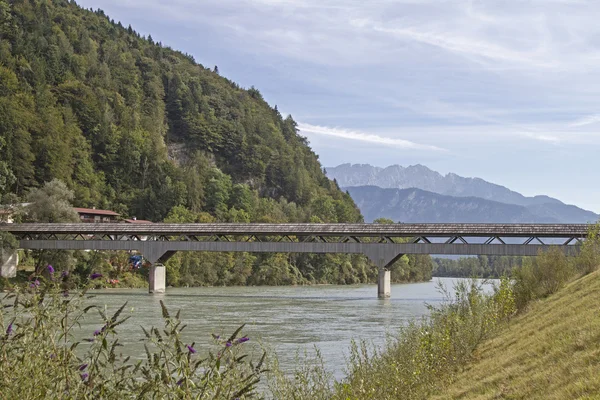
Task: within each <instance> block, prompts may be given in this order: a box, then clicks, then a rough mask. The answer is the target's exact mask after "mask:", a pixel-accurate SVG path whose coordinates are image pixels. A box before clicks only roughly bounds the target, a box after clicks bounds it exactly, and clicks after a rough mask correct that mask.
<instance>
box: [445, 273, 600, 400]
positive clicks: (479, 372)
mask: <svg viewBox="0 0 600 400" xmlns="http://www.w3.org/2000/svg"><path fill="white" fill-rule="evenodd" d="M437 398H443V399H446V398H454V399H600V271H598V272H595V273H593V274H590V275H587V276H585V277H583V278H581V279H578V280H576V281H574V282H572V283H571V284H569V285H568V286H567V287H565V288H564V289H562V290H561V291H559V292H558V293H556V294H555V295H553V296H551V297H549V298H547V299H545V300H542V301H539V302H537V303H535V304H532V306H531V307H530V309H529V311H528V312H526V313H524V314H523V315H520V316H518V317H516V318H515V319H513V320H512V321H511V322H510V324H509V326H508V327H507V328H506V329H504V330H503V331H502V332H501V333H500V334H499V335H498V336H497V337H495V338H493V339H491V340H489V341H486V342H485V343H484V344H483V345H481V346H480V348H479V349H477V351H476V352H475V354H474V359H473V362H471V363H470V364H469V366H468V367H467V368H466V369H465V370H464V371H463V372H462V373H460V374H459V375H458V376H457V380H456V381H455V382H454V383H452V384H451V385H450V387H449V388H447V390H445V392H444V393H443V394H440V395H439V396H438V397H437Z"/></svg>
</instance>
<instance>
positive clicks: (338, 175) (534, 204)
mask: <svg viewBox="0 0 600 400" xmlns="http://www.w3.org/2000/svg"><path fill="white" fill-rule="evenodd" d="M327 176H328V177H329V178H332V179H333V178H335V179H336V180H337V182H338V185H339V186H340V187H342V188H349V187H355V186H377V187H379V188H383V189H409V188H417V189H421V190H425V191H428V192H432V193H437V194H441V195H446V196H452V197H459V198H463V197H473V198H480V199H484V200H490V201H494V202H499V203H504V204H513V205H519V206H523V207H527V208H532V209H533V212H534V213H537V214H538V215H543V217H544V218H551V219H552V220H556V221H564V222H576V221H580V222H590V221H594V220H595V218H597V216H596V214H594V213H592V212H591V211H586V210H583V209H581V208H578V207H575V206H569V205H566V204H564V203H563V202H562V201H560V200H558V199H555V198H553V197H550V196H546V195H537V196H533V197H527V196H523V195H522V194H521V193H518V192H515V191H513V190H510V189H508V188H506V187H504V186H502V185H498V184H495V183H491V182H488V181H486V180H484V179H481V178H477V177H473V178H467V177H462V176H460V175H458V174H455V173H453V172H449V173H447V174H446V175H442V174H440V173H439V172H437V171H434V170H432V169H430V168H428V167H427V166H425V165H422V164H416V165H409V166H407V167H403V166H401V165H398V164H395V165H390V166H388V167H385V168H381V167H374V166H372V165H369V164H349V163H347V164H342V165H339V166H337V167H329V168H327ZM530 211H531V210H530ZM594 217H595V218H594Z"/></svg>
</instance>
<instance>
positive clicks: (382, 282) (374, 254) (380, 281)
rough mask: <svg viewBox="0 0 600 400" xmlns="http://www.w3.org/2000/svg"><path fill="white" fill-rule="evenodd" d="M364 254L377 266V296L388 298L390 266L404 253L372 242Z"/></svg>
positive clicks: (390, 287)
mask: <svg viewBox="0 0 600 400" xmlns="http://www.w3.org/2000/svg"><path fill="white" fill-rule="evenodd" d="M364 253H365V255H366V256H367V257H368V258H369V259H370V260H371V261H372V262H373V263H374V264H375V265H376V266H377V268H378V270H379V275H378V276H377V297H378V298H380V299H389V298H390V297H391V296H392V285H391V275H392V273H391V271H390V266H391V265H392V264H393V263H394V262H396V261H397V260H398V259H399V258H400V257H402V256H403V255H404V254H402V253H399V252H398V250H397V249H395V248H393V247H391V246H387V245H385V244H373V245H370V247H369V248H368V249H367V250H366V251H365V252H364Z"/></svg>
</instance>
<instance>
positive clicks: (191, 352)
mask: <svg viewBox="0 0 600 400" xmlns="http://www.w3.org/2000/svg"><path fill="white" fill-rule="evenodd" d="M186 347H187V349H188V350H189V352H190V354H194V353H196V349H195V348H193V347H192V346H190V345H189V344H188V345H187V346H186Z"/></svg>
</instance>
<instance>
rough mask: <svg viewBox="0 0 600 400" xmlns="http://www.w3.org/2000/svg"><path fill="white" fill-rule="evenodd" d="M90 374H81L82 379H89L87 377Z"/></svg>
mask: <svg viewBox="0 0 600 400" xmlns="http://www.w3.org/2000/svg"><path fill="white" fill-rule="evenodd" d="M88 376H90V374H88V373H85V374H81V380H82V381H85V380H86V379H87V377H88Z"/></svg>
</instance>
